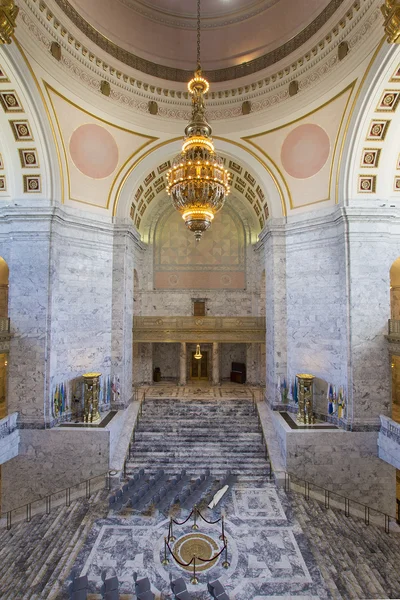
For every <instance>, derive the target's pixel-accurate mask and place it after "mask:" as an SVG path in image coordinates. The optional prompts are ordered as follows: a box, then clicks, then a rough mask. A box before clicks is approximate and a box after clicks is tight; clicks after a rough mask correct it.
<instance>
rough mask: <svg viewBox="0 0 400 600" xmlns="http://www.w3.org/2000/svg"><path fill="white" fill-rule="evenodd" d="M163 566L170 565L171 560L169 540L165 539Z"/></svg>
mask: <svg viewBox="0 0 400 600" xmlns="http://www.w3.org/2000/svg"><path fill="white" fill-rule="evenodd" d="M161 564H162V565H164V566H165V565H168V564H169V558H168V556H167V538H164V558H163V560H162V561H161Z"/></svg>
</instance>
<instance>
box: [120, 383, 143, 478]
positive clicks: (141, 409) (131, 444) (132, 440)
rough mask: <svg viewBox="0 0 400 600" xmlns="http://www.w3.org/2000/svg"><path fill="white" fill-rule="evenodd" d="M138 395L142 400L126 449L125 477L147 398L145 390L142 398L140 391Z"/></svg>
mask: <svg viewBox="0 0 400 600" xmlns="http://www.w3.org/2000/svg"><path fill="white" fill-rule="evenodd" d="M137 397H138V400H139V402H140V405H139V409H138V411H137V414H136V419H135V423H134V425H133V429H132V434H131V437H130V440H129V445H128V450H127V451H126V454H125V458H124V468H123V473H124V479H126V464H127V462H128V461H129V460H130V459H131V457H132V448H133V444H134V443H135V433H136V430H137V428H138V427H139V421H140V419H141V417H142V415H143V404H144V402H145V400H146V392H143V396H142V398H141V400H140V399H139V393H138V396H137Z"/></svg>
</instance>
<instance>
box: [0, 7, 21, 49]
mask: <svg viewBox="0 0 400 600" xmlns="http://www.w3.org/2000/svg"><path fill="white" fill-rule="evenodd" d="M18 11H19V8H18V6H15V2H14V0H0V44H11V38H12V36H13V34H14V30H15V27H16V25H15V20H16V18H17V15H18Z"/></svg>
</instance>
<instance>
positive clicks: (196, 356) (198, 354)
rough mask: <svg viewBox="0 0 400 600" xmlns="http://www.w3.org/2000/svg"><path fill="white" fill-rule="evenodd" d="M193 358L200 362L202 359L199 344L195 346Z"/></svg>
mask: <svg viewBox="0 0 400 600" xmlns="http://www.w3.org/2000/svg"><path fill="white" fill-rule="evenodd" d="M194 357H195V359H196V360H200V359H201V358H202V357H203V355H202V353H201V352H200V344H197V346H196V354H195V355H194Z"/></svg>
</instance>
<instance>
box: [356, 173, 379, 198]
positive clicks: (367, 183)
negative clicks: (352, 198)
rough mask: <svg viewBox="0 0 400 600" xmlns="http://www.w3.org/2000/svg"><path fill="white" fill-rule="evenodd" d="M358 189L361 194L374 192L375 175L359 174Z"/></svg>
mask: <svg viewBox="0 0 400 600" xmlns="http://www.w3.org/2000/svg"><path fill="white" fill-rule="evenodd" d="M358 191H359V192H360V193H361V194H374V193H375V191H376V175H360V176H359V178H358Z"/></svg>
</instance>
